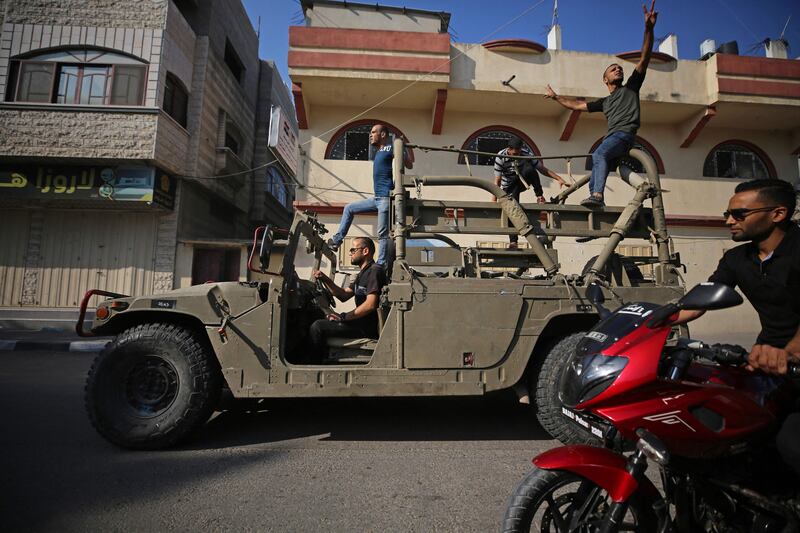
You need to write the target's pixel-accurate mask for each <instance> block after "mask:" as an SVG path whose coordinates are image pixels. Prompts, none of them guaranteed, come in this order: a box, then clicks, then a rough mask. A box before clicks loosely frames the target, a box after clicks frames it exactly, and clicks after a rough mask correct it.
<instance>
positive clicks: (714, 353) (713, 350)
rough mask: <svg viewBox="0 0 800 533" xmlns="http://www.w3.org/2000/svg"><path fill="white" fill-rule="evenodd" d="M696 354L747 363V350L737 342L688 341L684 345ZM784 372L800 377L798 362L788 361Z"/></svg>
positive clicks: (724, 360)
mask: <svg viewBox="0 0 800 533" xmlns="http://www.w3.org/2000/svg"><path fill="white" fill-rule="evenodd" d="M686 347H687V348H689V349H690V350H692V351H693V352H694V353H695V354H696V355H699V356H702V357H705V358H707V359H711V360H712V361H716V362H717V363H721V364H724V365H734V366H741V365H744V364H746V363H747V356H748V355H749V352H748V350H747V349H746V348H744V347H742V346H739V345H738V344H719V343H718V344H712V345H708V344H706V343H704V342H701V341H690V342H689V343H687V345H686ZM786 374H787V375H788V376H792V377H800V363H789V364H788V365H787V370H786Z"/></svg>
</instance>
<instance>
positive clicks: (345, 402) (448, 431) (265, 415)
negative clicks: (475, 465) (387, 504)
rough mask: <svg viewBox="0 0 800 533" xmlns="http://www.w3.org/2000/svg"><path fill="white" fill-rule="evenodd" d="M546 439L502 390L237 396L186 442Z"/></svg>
mask: <svg viewBox="0 0 800 533" xmlns="http://www.w3.org/2000/svg"><path fill="white" fill-rule="evenodd" d="M314 435H328V436H326V437H324V438H323V440H328V441H462V440H465V441H497V440H550V439H551V437H550V436H549V435H548V434H547V433H546V432H545V431H544V430H543V429H542V428H541V426H539V424H538V423H537V422H536V417H535V415H534V413H533V410H532V409H531V408H530V407H528V406H522V405H519V404H517V403H516V401H515V399H514V398H512V397H510V396H509V395H507V394H505V393H504V394H497V395H490V396H488V397H467V398H320V399H291V400H284V399H282V400H265V401H261V402H256V401H244V402H242V401H240V402H239V403H238V405H237V404H236V403H234V405H233V406H232V409H230V410H227V411H223V412H221V413H218V414H217V416H216V417H214V418H213V419H212V420H211V421H209V422H208V424H206V426H205V427H204V428H203V429H202V430H201V431H200V432H199V434H197V435H196V436H195V438H194V439H192V442H191V443H190V444H189V445H188V447H189V448H190V449H206V448H208V449H213V448H227V447H231V446H242V445H247V444H257V443H265V442H277V441H282V440H287V439H296V438H302V437H309V436H314Z"/></svg>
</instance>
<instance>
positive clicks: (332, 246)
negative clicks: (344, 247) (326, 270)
mask: <svg viewBox="0 0 800 533" xmlns="http://www.w3.org/2000/svg"><path fill="white" fill-rule="evenodd" d="M325 244H327V245H328V248H330V249H331V250H333V251H334V252H338V251H339V246H340V245H341V243H338V242H336V241H334V240H333V239H328V241H327V242H326V243H325Z"/></svg>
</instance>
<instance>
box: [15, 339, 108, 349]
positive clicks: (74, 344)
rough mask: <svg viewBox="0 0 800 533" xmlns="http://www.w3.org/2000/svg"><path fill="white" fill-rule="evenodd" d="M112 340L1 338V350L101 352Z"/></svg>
mask: <svg viewBox="0 0 800 533" xmlns="http://www.w3.org/2000/svg"><path fill="white" fill-rule="evenodd" d="M109 342H111V341H110V340H94V341H23V340H0V351H12V352H26V351H27V352H32V351H46V352H99V351H101V350H102V349H103V348H105V347H106V344H108V343H109Z"/></svg>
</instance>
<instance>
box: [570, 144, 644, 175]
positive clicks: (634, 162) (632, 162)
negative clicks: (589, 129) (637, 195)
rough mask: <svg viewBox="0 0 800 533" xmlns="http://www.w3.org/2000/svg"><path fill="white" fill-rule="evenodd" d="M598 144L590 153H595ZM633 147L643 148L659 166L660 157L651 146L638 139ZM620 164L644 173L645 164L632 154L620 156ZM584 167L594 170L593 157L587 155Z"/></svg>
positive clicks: (638, 172)
mask: <svg viewBox="0 0 800 533" xmlns="http://www.w3.org/2000/svg"><path fill="white" fill-rule="evenodd" d="M597 146H600V143H597ZM597 146H594V147H593V148H592V149H591V151H590V152H589V153H593V152H594V151H595V150H596V149H597ZM633 148H636V149H637V150H641V151H642V152H644V153H646V154H647V155H649V156H650V157H651V158H652V159H653V161H654V162H656V166H658V157H656V154H654V153H653V150H651V149H650V148H648V147H647V146H645V145H644V144H643V143H641V142H639V141H638V140H637V141H633ZM619 164H620V165H624V166H626V167H628V168H629V169H631V170H633V171H634V172H636V173H637V174H644V166H642V164H641V163H640V162H639V160H638V159H634V158H632V157H631V156H628V155H626V156H622V157H620V158H619ZM584 169H585V170H592V158H591V157H587V158H586V165H585V166H584Z"/></svg>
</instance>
